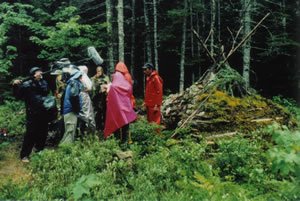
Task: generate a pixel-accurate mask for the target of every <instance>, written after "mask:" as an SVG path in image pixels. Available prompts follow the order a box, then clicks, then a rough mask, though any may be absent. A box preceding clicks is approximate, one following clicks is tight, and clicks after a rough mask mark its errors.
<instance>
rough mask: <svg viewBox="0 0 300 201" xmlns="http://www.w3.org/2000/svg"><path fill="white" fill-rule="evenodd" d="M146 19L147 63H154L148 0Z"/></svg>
mask: <svg viewBox="0 0 300 201" xmlns="http://www.w3.org/2000/svg"><path fill="white" fill-rule="evenodd" d="M144 18H145V26H146V53H147V58H146V61H148V62H152V52H151V34H150V23H149V17H148V12H147V0H144Z"/></svg>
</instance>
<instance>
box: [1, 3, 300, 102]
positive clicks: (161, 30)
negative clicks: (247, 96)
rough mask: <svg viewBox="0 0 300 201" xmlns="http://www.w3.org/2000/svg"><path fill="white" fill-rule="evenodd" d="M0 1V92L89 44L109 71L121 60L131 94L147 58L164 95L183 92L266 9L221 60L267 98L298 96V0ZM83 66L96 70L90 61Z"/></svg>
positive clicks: (80, 53) (78, 55) (82, 53)
mask: <svg viewBox="0 0 300 201" xmlns="http://www.w3.org/2000/svg"><path fill="white" fill-rule="evenodd" d="M1 2H2V3H1V4H0V10H1V15H0V22H1V24H0V26H1V27H0V30H1V32H0V34H1V40H0V46H1V51H0V62H1V75H0V76H1V77H0V82H1V90H2V91H7V83H8V82H9V81H10V80H11V79H12V78H13V77H16V76H25V75H26V74H27V72H28V69H29V68H30V67H32V66H41V67H42V68H43V70H48V69H49V68H50V66H51V63H53V62H54V61H55V60H58V59H60V58H63V57H68V58H69V59H70V60H71V61H77V60H80V59H83V58H86V57H87V53H86V49H87V47H88V46H94V47H96V49H97V50H98V51H99V53H100V54H101V56H102V57H103V58H105V63H104V67H105V71H106V72H107V73H110V72H112V71H113V68H114V65H115V64H116V63H117V61H119V60H124V62H125V63H126V64H127V66H128V67H129V68H130V72H131V73H132V75H133V77H134V79H135V80H136V83H137V85H136V89H135V93H136V95H143V82H144V79H143V73H142V71H141V69H140V67H141V66H142V65H143V63H144V62H147V61H150V62H153V63H154V64H155V67H156V68H157V69H158V70H159V72H160V74H161V75H162V77H163V79H164V83H165V87H164V89H165V92H167V93H169V92H172V93H174V92H178V91H182V90H184V89H185V88H187V87H188V86H190V85H191V84H192V83H194V82H195V81H196V80H197V79H199V77H201V75H202V74H203V73H204V72H205V71H206V70H207V69H208V68H210V67H211V66H212V65H213V61H212V58H213V60H215V62H216V63H220V61H221V60H223V59H224V57H226V56H227V55H228V54H229V52H230V50H232V49H233V48H234V47H236V45H237V44H238V43H239V42H240V41H242V39H244V38H245V37H246V36H247V34H249V33H250V31H251V30H252V29H253V28H254V26H255V25H257V23H258V22H259V21H260V20H261V19H262V18H263V17H264V16H265V15H266V14H267V13H270V15H269V16H268V17H267V18H266V19H265V20H264V21H263V22H262V23H261V24H260V26H259V27H258V28H257V29H256V30H255V32H254V33H253V34H251V36H250V37H249V38H248V40H246V42H245V43H244V45H243V46H241V47H240V48H238V49H237V50H236V51H235V52H234V53H233V54H232V56H230V57H229V58H228V60H227V64H229V65H230V66H231V67H232V68H234V69H236V70H237V71H238V72H240V74H241V75H242V76H243V77H244V79H245V81H246V83H247V86H249V87H252V88H254V89H256V90H258V91H259V93H262V94H263V95H265V96H269V97H271V96H274V95H279V94H281V95H284V96H287V97H292V98H294V99H296V98H297V94H299V82H300V81H299V56H298V57H297V54H298V55H299V6H300V5H299V4H300V3H299V2H298V1H286V0H270V1H253V0H252V1H251V0H241V1H220V0H186V1H174V2H172V3H170V2H168V1H157V0H143V1H135V0H132V1H122V0H118V1H117V0H106V1H95V0H94V1H93V0H86V1H77V0H72V1H71V0H69V1H67V0H66V1H54V0H47V1H35V0H30V1H1ZM192 30H195V31H196V32H197V33H198V34H199V36H200V38H201V41H202V43H203V44H202V45H201V42H200V41H199V40H198V39H197V38H196V36H195V34H194V33H193V31H192ZM209 55H210V56H209ZM297 59H298V60H297ZM86 64H87V65H88V66H89V68H90V71H89V72H90V73H91V74H92V73H94V72H95V65H94V64H93V63H92V62H89V63H86ZM220 67H222V66H220ZM48 79H50V80H51V78H48ZM2 99H3V97H2Z"/></svg>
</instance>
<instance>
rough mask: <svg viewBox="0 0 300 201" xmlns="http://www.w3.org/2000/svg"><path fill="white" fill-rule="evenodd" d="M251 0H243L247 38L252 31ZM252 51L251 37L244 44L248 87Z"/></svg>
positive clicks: (244, 64) (244, 73) (245, 73)
mask: <svg viewBox="0 0 300 201" xmlns="http://www.w3.org/2000/svg"><path fill="white" fill-rule="evenodd" d="M251 5H252V3H251V0H243V10H244V13H245V14H244V19H243V25H244V34H243V37H244V38H245V37H246V36H247V34H248V33H249V32H250V31H251ZM250 52H251V37H249V39H248V40H247V41H246V42H245V44H244V46H243V78H244V80H245V83H246V88H249V87H250V60H251V57H250Z"/></svg>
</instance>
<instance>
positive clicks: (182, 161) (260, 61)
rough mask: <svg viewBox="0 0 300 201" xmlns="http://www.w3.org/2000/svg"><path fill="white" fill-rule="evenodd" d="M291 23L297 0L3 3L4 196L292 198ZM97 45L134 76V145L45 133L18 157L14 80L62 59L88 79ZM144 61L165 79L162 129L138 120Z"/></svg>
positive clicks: (299, 140) (294, 62)
mask: <svg viewBox="0 0 300 201" xmlns="http://www.w3.org/2000/svg"><path fill="white" fill-rule="evenodd" d="M299 25H300V2H299V1H296V0H290V1H287V0H261V1H257V0H239V1H232V0H229V1H221V0H182V1H179V0H174V1H166V0H139V1H137V0H131V1H129V0H128V1H124V0H105V1H104V0H103V1H96V0H81V1H79V0H61V1H55V0H43V1H37V0H26V1H25V0H9V1H6V0H1V1H0V46H1V49H0V200H297V199H300V193H299V192H300V188H299V186H300V177H299V175H300V154H299V152H300V130H299V128H300V127H299V122H300V109H299V105H300V68H299V66H300V26H299ZM91 46H92V47H95V49H96V50H97V52H98V53H99V55H101V57H102V58H103V60H104V63H103V64H102V66H103V68H104V72H105V74H107V75H108V76H110V75H111V74H112V73H114V71H115V66H116V64H117V63H118V62H119V61H123V62H124V63H125V64H126V65H127V67H128V69H129V71H130V74H131V76H132V78H133V81H134V82H133V93H134V96H135V97H136V100H137V107H138V109H139V110H140V111H141V113H140V114H139V115H138V119H137V120H136V121H135V122H134V123H132V124H130V132H131V135H132V140H133V143H132V144H130V145H128V147H127V148H126V149H125V150H124V148H123V147H122V146H120V145H119V142H118V140H116V139H109V140H103V139H102V138H101V134H102V133H101V131H100V132H98V133H97V134H92V133H90V134H88V135H86V136H84V137H83V138H80V140H78V141H76V142H75V143H74V144H73V145H70V146H57V145H56V144H55V143H53V141H51V140H53V139H50V140H49V141H48V147H47V148H46V149H45V150H44V151H41V152H39V153H33V154H32V157H31V161H30V163H29V164H22V163H21V161H19V159H18V155H19V151H20V146H21V143H22V139H23V135H24V133H25V118H26V117H25V109H24V108H25V107H24V103H23V102H21V101H18V100H16V98H15V97H14V96H13V91H12V82H13V80H14V79H16V78H26V77H27V76H28V72H29V70H30V68H31V67H33V66H38V67H40V68H42V70H43V71H49V70H51V69H53V66H54V63H55V62H56V61H58V60H60V59H62V58H68V59H70V61H71V62H72V63H76V62H80V64H81V65H86V66H87V67H88V69H89V76H93V75H94V74H95V73H96V67H97V65H96V64H95V63H94V62H93V61H92V60H91V59H89V55H88V52H87V49H88V47H91ZM146 62H151V63H153V65H154V66H155V69H156V70H157V71H158V73H159V75H160V76H161V77H162V79H163V90H164V91H163V92H164V97H163V100H164V103H163V107H162V115H163V123H162V126H157V125H154V124H149V123H148V122H147V121H146V120H145V113H144V112H145V111H144V110H145V109H144V108H143V106H142V102H143V98H144V89H145V76H144V74H143V69H142V66H143V65H144V64H145V63H146ZM44 79H45V80H46V81H47V82H48V83H49V85H50V88H51V91H52V94H54V93H55V87H56V86H55V77H54V76H52V75H50V74H46V75H45V77H44ZM211 83H212V84H211ZM158 127H160V129H162V135H161V136H160V137H158V136H156V135H154V134H153V133H154V132H155V130H156V129H157V128H158ZM124 153H127V154H128V153H129V156H127V155H126V156H122V154H124Z"/></svg>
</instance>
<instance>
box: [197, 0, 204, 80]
mask: <svg viewBox="0 0 300 201" xmlns="http://www.w3.org/2000/svg"><path fill="white" fill-rule="evenodd" d="M199 3H200V4H201V5H204V0H199ZM201 21H202V30H203V31H204V30H205V21H206V19H205V13H204V12H203V11H202V13H201ZM197 25H198V26H199V27H198V29H197V31H198V33H200V20H199V19H198V23H197ZM197 44H198V56H199V58H200V55H201V45H200V43H197ZM201 75H202V67H201V64H200V63H199V74H198V77H199V78H200V77H201Z"/></svg>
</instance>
